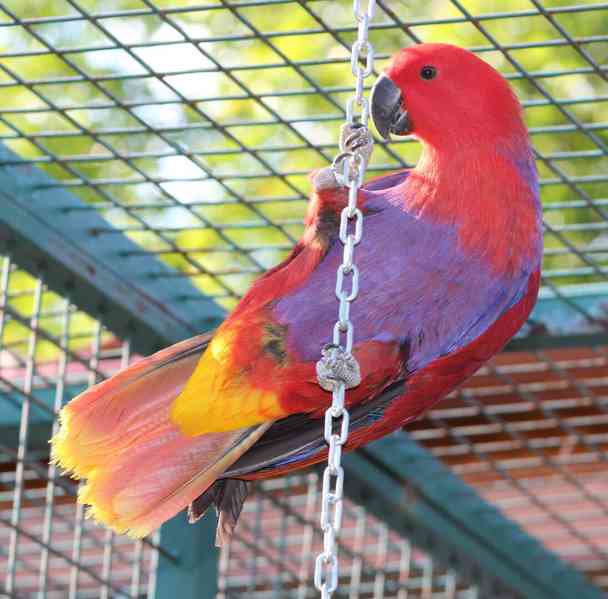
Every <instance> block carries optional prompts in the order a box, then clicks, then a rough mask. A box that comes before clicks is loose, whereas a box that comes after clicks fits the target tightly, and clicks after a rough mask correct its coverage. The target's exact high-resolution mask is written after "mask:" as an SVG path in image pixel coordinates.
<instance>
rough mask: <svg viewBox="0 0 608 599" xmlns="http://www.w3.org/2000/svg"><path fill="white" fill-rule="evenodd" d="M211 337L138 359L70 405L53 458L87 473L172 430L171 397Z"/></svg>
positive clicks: (62, 418) (75, 471)
mask: <svg viewBox="0 0 608 599" xmlns="http://www.w3.org/2000/svg"><path fill="white" fill-rule="evenodd" d="M208 342H209V336H208V335H200V336H198V337H194V338H193V339H189V340H187V341H184V342H182V343H178V344H176V345H173V346H171V347H169V348H168V349H165V350H163V351H160V352H158V353H156V354H154V355H152V356H149V357H148V358H144V359H143V360H141V361H139V362H137V363H135V364H133V365H132V366H130V367H129V368H126V369H125V370H123V371H122V372H120V373H118V374H116V375H115V376H113V377H112V378H110V379H108V380H106V381H103V382H102V383H99V384H98V385H95V386H94V387H91V388H90V389H88V390H87V391H85V392H84V393H81V394H80V395H79V396H78V397H76V398H74V399H73V400H72V401H71V402H70V403H69V404H68V405H66V406H65V407H64V408H63V409H62V410H61V413H60V415H59V421H60V424H61V427H60V429H59V432H58V433H57V434H56V435H55V437H54V438H53V439H52V441H51V443H52V447H51V455H52V459H53V460H54V461H55V463H57V464H58V465H59V466H60V467H61V468H62V469H64V470H65V471H67V472H71V473H73V474H75V475H76V476H77V477H88V476H89V475H90V473H91V471H92V470H94V469H95V468H97V466H98V465H99V464H100V463H103V462H104V461H105V460H107V459H108V455H109V454H112V455H113V456H115V455H120V454H122V453H124V452H126V451H129V452H130V451H132V450H133V448H134V447H135V446H142V445H146V444H147V443H154V439H156V438H158V436H159V435H161V434H169V430H170V429H171V427H170V426H169V422H168V413H169V406H170V403H171V401H173V399H175V397H176V396H177V395H178V394H179V392H180V391H181V390H182V388H183V387H184V385H185V384H186V381H187V380H188V379H189V378H190V376H191V374H192V372H193V371H194V369H195V368H196V365H197V363H198V360H199V359H200V356H201V354H202V352H203V351H204V349H205V348H206V346H207V344H208Z"/></svg>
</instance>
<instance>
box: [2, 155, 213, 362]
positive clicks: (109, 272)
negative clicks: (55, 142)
mask: <svg viewBox="0 0 608 599" xmlns="http://www.w3.org/2000/svg"><path fill="white" fill-rule="evenodd" d="M6 162H10V165H6V164H5V163H6ZM51 186H53V187H51ZM0 198H1V199H0V203H1V205H2V210H0V248H2V249H4V250H5V251H9V252H10V253H11V254H12V256H13V257H14V259H15V261H16V262H18V263H19V264H20V265H21V266H22V267H23V268H25V269H27V270H29V271H31V272H34V273H36V272H44V273H45V279H46V280H48V285H49V287H50V288H52V289H53V290H55V291H57V292H59V293H62V294H64V295H65V294H67V295H69V296H70V297H71V298H72V301H73V302H74V303H76V304H78V305H79V306H80V307H81V308H82V309H84V310H86V311H87V312H89V313H91V314H93V315H97V316H99V317H100V318H102V320H103V321H104V323H106V325H107V326H108V327H109V328H110V329H111V330H112V331H113V332H115V333H116V334H117V335H120V336H124V337H129V338H131V339H133V347H134V350H135V351H136V352H140V353H150V352H152V351H155V350H157V349H159V348H160V347H164V346H166V345H168V344H170V343H175V342H177V341H179V340H181V339H184V338H186V337H189V336H192V335H194V334H196V333H199V332H201V331H205V330H208V329H210V328H213V327H214V326H216V325H217V324H218V323H219V322H220V321H221V318H222V314H223V311H222V310H221V309H220V308H219V307H218V306H217V305H216V304H215V303H214V302H213V301H212V300H208V301H204V300H203V302H202V303H200V302H196V304H193V303H191V302H181V303H180V306H179V310H178V309H176V305H177V302H176V301H175V299H176V298H178V297H189V296H193V295H196V296H199V297H202V296H201V293H200V292H199V291H198V290H197V289H196V287H194V285H192V283H190V281H187V280H185V279H183V278H179V279H171V280H168V279H165V278H155V279H147V278H146V277H145V274H144V273H146V272H150V271H151V270H153V271H158V272H164V273H167V274H169V273H171V272H172V269H171V268H169V267H168V266H166V265H165V264H164V263H163V262H161V261H160V260H157V259H155V258H151V257H149V256H142V255H139V256H137V255H135V254H132V255H131V254H129V252H134V251H137V250H139V249H140V246H138V245H137V244H135V243H133V242H132V241H130V240H129V239H128V238H127V237H125V236H124V235H123V234H122V233H120V234H117V235H114V236H113V238H112V243H111V244H108V243H106V242H105V241H101V240H100V239H99V236H98V234H97V231H99V230H100V229H111V226H110V225H109V223H108V222H107V221H105V220H104V219H103V218H101V217H100V216H99V215H97V214H95V213H93V212H90V211H87V210H79V208H81V207H82V205H83V202H82V201H81V200H79V199H78V198H76V197H75V196H73V195H71V194H70V193H69V192H67V191H66V190H65V189H63V188H61V187H54V182H53V180H52V179H50V178H49V177H48V176H46V175H45V174H43V173H42V172H41V171H39V170H37V169H35V168H32V167H31V166H27V165H25V164H22V165H19V158H18V156H17V155H16V154H14V153H12V152H10V151H9V150H7V149H6V148H5V147H4V146H2V145H0Z"/></svg>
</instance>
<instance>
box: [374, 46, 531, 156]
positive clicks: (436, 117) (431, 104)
mask: <svg viewBox="0 0 608 599" xmlns="http://www.w3.org/2000/svg"><path fill="white" fill-rule="evenodd" d="M371 113H372V118H373V120H374V124H375V125H376V128H377V129H378V132H379V133H380V135H382V136H383V137H384V138H385V139H388V138H389V136H390V134H391V133H393V134H394V135H408V134H412V135H415V136H416V137H418V138H420V139H421V140H423V141H426V142H428V143H430V144H432V145H439V146H443V147H445V146H446V145H451V144H450V143H449V142H450V141H452V142H455V143H458V144H462V143H463V142H464V141H475V142H476V141H478V140H479V139H485V140H491V142H494V143H495V142H496V141H497V138H500V137H503V136H504V137H512V136H513V135H521V134H523V135H524V137H525V136H526V129H525V126H524V124H523V121H522V118H521V107H520V105H519V102H518V100H517V98H516V97H515V95H514V94H513V92H512V90H511V88H510V87H509V85H508V83H507V82H506V81H505V79H504V78H503V77H502V76H501V75H500V74H499V73H498V72H497V71H496V70H495V69H494V68H492V67H491V66H490V65H489V64H487V63H486V62H484V61H483V60H481V59H480V58H478V57H477V56H475V55H474V54H473V53H471V52H469V51H468V50H464V49H463V48H458V47H457V46H452V45H449V44H420V45H417V46H412V47H410V48H406V49H404V50H401V51H400V52H399V53H398V54H396V55H395V56H394V57H393V59H392V60H391V62H390V64H389V65H388V67H387V69H386V70H385V72H384V74H383V75H381V77H380V78H379V79H378V81H377V82H376V84H375V85H374V88H373V91H372V98H371Z"/></svg>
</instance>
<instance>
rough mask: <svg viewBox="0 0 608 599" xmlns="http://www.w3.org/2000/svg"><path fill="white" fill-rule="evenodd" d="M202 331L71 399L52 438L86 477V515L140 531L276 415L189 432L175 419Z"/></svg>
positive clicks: (194, 493)
mask: <svg viewBox="0 0 608 599" xmlns="http://www.w3.org/2000/svg"><path fill="white" fill-rule="evenodd" d="M208 339H209V338H208V337H207V336H200V337H196V338H194V339H190V340H188V341H185V342H183V343H180V344H177V345H174V346H173V347H170V348H168V349H166V350H164V351H162V352H159V353H157V354H154V355H153V356H150V357H148V358H145V359H144V360H141V361H140V362H138V363H136V364H134V365H132V366H130V367H129V368H127V369H126V370H124V371H123V372H121V373H119V374H117V375H116V376H114V377H112V378H111V379H108V380H107V381H104V382H103V383H100V384H99V385H96V386H94V387H92V388H91V389H89V390H88V391H86V392H84V393H83V394H81V395H79V396H78V397H76V398H75V399H73V400H72V401H71V402H70V403H69V404H68V405H67V406H66V407H65V408H63V410H62V412H61V414H60V423H61V427H60V430H59V432H58V433H57V435H56V436H55V437H54V438H53V440H52V458H53V460H54V461H55V462H56V463H57V464H58V466H59V467H60V468H62V469H64V470H66V471H69V472H71V473H73V474H74V475H75V477H76V478H84V479H86V484H85V485H83V486H82V487H81V490H80V493H79V500H80V501H81V502H82V503H87V504H89V505H90V508H89V511H88V515H89V516H92V517H93V518H95V519H97V520H99V521H101V522H103V523H104V524H106V525H107V526H109V527H110V528H112V529H114V530H115V531H117V532H120V533H124V532H127V533H129V534H131V535H132V536H135V537H141V536H144V535H146V534H148V533H149V532H151V531H152V530H154V529H155V528H157V527H158V526H160V525H161V524H162V523H163V522H164V521H165V520H167V519H169V518H171V517H172V516H174V515H175V514H176V513H177V512H179V511H180V510H182V509H184V508H185V507H186V506H188V505H189V504H190V503H192V502H193V501H194V500H195V499H196V498H197V497H198V496H199V495H201V494H202V493H204V492H205V491H206V490H207V489H208V488H209V487H210V486H211V485H212V484H213V483H214V482H215V480H216V479H217V478H218V477H219V476H221V475H222V473H223V472H224V470H226V468H228V467H229V466H230V465H231V464H232V463H233V462H234V461H235V460H237V459H238V458H239V457H240V456H241V455H242V454H243V453H244V452H245V451H247V450H248V449H249V448H250V447H251V446H252V445H253V444H254V443H255V442H256V441H257V440H258V439H259V438H260V437H261V436H262V434H263V433H264V432H265V431H266V429H267V428H268V427H269V426H270V423H267V424H263V425H259V426H256V427H252V428H243V429H240V430H232V431H226V432H218V433H210V434H206V435H198V436H186V435H184V434H182V433H181V432H180V430H179V429H178V428H177V427H176V426H175V425H174V424H173V423H172V422H171V421H170V418H169V409H170V406H171V403H172V401H173V400H174V399H175V397H176V396H177V395H178V394H179V393H180V392H181V390H182V389H183V387H184V385H185V383H186V381H187V380H188V379H189V378H190V376H191V374H192V372H193V371H194V369H195V367H196V365H197V363H198V361H199V359H200V356H201V354H202V352H203V351H204V350H205V348H206V346H207V343H208Z"/></svg>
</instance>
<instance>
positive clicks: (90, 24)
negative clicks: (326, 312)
mask: <svg viewBox="0 0 608 599" xmlns="http://www.w3.org/2000/svg"><path fill="white" fill-rule="evenodd" d="M385 4H386V5H388V6H389V7H390V9H391V10H392V11H393V12H394V14H395V15H396V16H398V17H399V18H400V19H401V20H403V21H404V22H406V23H408V24H411V25H412V27H411V28H409V29H408V30H405V29H404V28H403V27H402V26H400V25H399V24H396V23H395V20H394V18H393V17H392V16H391V15H390V14H387V13H385V12H383V11H382V10H379V11H378V13H379V14H378V15H377V17H376V21H375V23H376V24H381V27H378V28H377V29H375V30H373V31H372V32H371V35H370V37H371V40H372V42H373V44H374V47H375V49H376V52H377V54H378V55H379V56H381V57H382V58H381V60H379V61H377V69H378V70H381V68H382V66H383V64H384V62H385V60H386V57H387V56H388V55H390V54H391V53H393V52H394V51H395V50H396V49H397V48H399V47H402V46H404V45H408V44H411V43H413V42H412V37H411V36H410V33H411V34H413V35H414V36H415V37H417V38H419V39H420V40H422V41H444V42H451V43H456V44H459V45H463V46H466V47H469V48H472V49H474V50H476V51H479V52H480V53H481V56H482V57H483V58H484V59H485V60H487V61H489V62H490V63H491V64H493V65H494V66H495V67H497V68H498V69H499V70H501V71H502V72H503V73H504V74H506V75H507V76H508V77H509V78H510V79H511V81H512V84H513V85H514V87H515V88H516V91H517V93H518V95H519V97H520V99H521V100H522V101H523V102H524V103H525V105H526V110H525V114H526V120H527V123H528V125H529V127H530V128H531V132H532V135H533V141H534V145H535V147H536V148H537V149H538V151H539V153H540V154H541V155H542V156H544V157H545V158H547V159H549V161H548V162H546V161H543V160H540V161H539V170H540V173H541V176H542V178H543V186H542V198H543V203H544V205H545V207H546V209H547V211H546V215H545V216H546V221H547V223H548V224H549V225H550V226H551V227H553V228H555V227H557V228H560V227H561V228H563V230H562V231H560V232H558V233H559V236H556V235H553V234H549V235H547V243H546V245H547V249H548V254H547V258H546V262H545V269H546V270H547V272H550V273H553V275H552V278H551V280H552V281H554V282H556V283H559V284H566V283H571V282H585V281H599V280H602V277H601V276H600V275H599V271H597V270H593V268H591V266H590V265H589V261H588V260H585V259H584V258H581V257H580V256H579V255H577V253H575V252H573V251H572V247H576V248H580V249H581V251H583V252H585V251H587V252H588V255H587V256H588V258H589V260H591V261H592V262H593V263H595V264H597V265H598V266H599V267H606V266H608V259H607V254H606V251H604V250H605V249H606V250H608V235H607V234H606V227H607V218H606V214H607V213H608V184H607V182H606V181H607V177H606V173H608V168H607V167H608V158H607V156H606V154H605V153H604V152H603V151H602V150H601V149H600V148H599V147H598V145H597V143H594V141H593V140H592V139H590V137H589V136H588V135H587V134H586V133H585V131H583V130H582V129H585V130H592V131H593V135H596V136H597V138H598V139H599V140H601V143H603V144H608V85H607V83H606V73H607V71H606V61H607V57H608V36H606V32H607V31H608V11H607V10H605V9H604V10H595V11H591V12H575V11H573V12H566V13H558V14H557V15H556V16H555V19H556V21H557V22H558V23H559V25H561V26H562V27H563V28H564V29H565V30H566V31H567V32H568V34H569V35H570V36H572V37H573V38H576V39H581V40H582V41H583V42H584V43H582V44H581V45H580V48H581V49H582V51H583V52H585V53H588V55H589V56H591V57H592V58H593V60H595V61H596V62H597V64H599V65H602V68H603V76H600V74H599V73H598V72H596V71H594V69H593V68H592V67H591V66H590V62H589V61H588V60H587V59H586V58H585V57H584V56H582V55H581V53H580V52H579V51H578V50H577V49H576V48H575V47H573V46H572V45H571V44H570V43H568V42H567V41H566V40H564V37H563V36H562V34H561V33H560V32H559V31H558V30H557V29H556V27H555V26H554V25H553V24H552V23H551V22H550V21H549V20H548V19H547V18H546V17H545V16H543V15H534V12H535V8H534V6H533V5H532V3H531V2H529V1H527V0H500V1H499V0H494V1H487V0H485V1H482V0H463V2H462V6H464V7H465V9H466V10H467V11H469V12H470V13H471V14H472V15H476V16H477V15H485V14H488V13H501V14H502V15H503V16H502V18H492V19H482V20H481V21H479V22H480V24H481V25H482V26H483V28H485V29H486V31H487V32H489V34H491V35H492V36H494V37H495V39H496V40H497V41H498V42H499V43H500V44H503V45H505V46H506V47H507V48H508V50H509V53H510V55H511V56H512V57H513V59H514V60H516V61H517V62H518V63H519V65H521V67H523V69H525V70H526V71H527V72H528V73H530V74H532V75H533V77H534V81H535V82H537V84H538V85H540V86H542V88H543V90H545V91H546V93H547V94H548V95H549V96H550V97H551V98H553V99H554V100H555V101H557V102H558V103H559V106H561V107H563V109H565V110H567V111H568V112H569V113H570V114H571V115H572V116H573V117H574V124H573V122H572V121H571V120H569V118H568V117H567V116H565V115H564V114H563V113H562V112H561V111H560V110H559V109H558V108H557V107H556V106H555V105H554V104H553V103H552V102H549V101H547V100H546V98H545V96H544V95H543V93H542V92H541V91H539V90H538V89H537V88H536V87H535V85H534V84H533V83H532V82H531V81H530V80H528V79H527V78H526V77H524V76H522V75H521V73H519V72H518V70H517V69H516V68H515V67H514V66H513V65H512V64H511V63H510V62H509V61H508V60H507V59H506V58H505V56H504V54H503V53H501V52H500V51H497V50H496V49H495V48H494V47H493V44H492V42H491V41H490V40H489V39H488V37H487V36H486V35H485V34H484V33H483V32H482V31H480V30H479V29H478V28H477V27H476V26H475V24H474V23H471V22H464V23H463V22H455V20H460V19H462V16H463V13H462V12H461V10H460V9H459V8H458V7H457V6H456V5H454V4H453V3H452V2H450V1H448V0H442V1H439V0H435V1H432V2H429V1H422V0H414V1H407V2H406V1H405V0H396V1H392V2H387V3H386V2H385ZM544 4H545V6H547V7H550V8H558V7H562V6H570V5H573V4H575V3H574V2H572V0H550V1H546V2H545V3H544ZM578 5H589V6H592V5H593V3H591V2H579V3H578ZM3 6H4V8H3V9H2V10H0V22H4V23H10V22H11V21H12V20H13V19H14V18H15V17H17V18H18V19H21V20H23V19H38V21H36V22H34V23H32V24H23V23H17V24H15V25H14V26H10V27H8V26H6V27H3V28H2V29H1V31H2V35H1V36H0V52H1V53H2V57H1V58H0V65H1V68H0V85H2V86H3V87H2V105H1V106H0V136H2V142H3V143H5V144H7V145H8V146H9V147H10V148H11V149H13V150H14V151H16V152H18V153H19V154H20V155H22V156H24V157H27V158H31V159H34V160H36V161H38V164H39V166H40V167H41V168H44V169H45V170H46V171H47V172H48V173H50V174H51V175H52V176H54V177H56V178H57V179H61V180H64V181H66V183H67V184H69V185H71V186H72V187H71V188H72V190H73V192H74V193H75V194H77V195H79V196H80V197H81V198H82V199H83V200H85V201H86V202H88V203H90V204H91V205H92V206H93V207H95V208H96V209H99V210H100V211H101V212H102V213H103V214H104V216H105V217H106V218H107V219H108V220H109V221H110V222H111V223H112V224H113V225H114V226H115V227H118V228H121V229H125V230H126V231H127V233H128V234H129V235H130V236H131V237H132V238H134V239H135V240H136V241H138V242H139V243H141V244H142V245H143V246H144V247H145V248H147V249H149V250H150V251H155V252H158V253H159V255H160V256H161V257H162V259H164V260H166V261H167V262H169V263H170V264H172V265H173V266H175V267H176V268H178V269H180V270H181V271H184V272H186V273H188V274H189V275H190V276H191V277H192V280H193V282H194V283H195V284H197V285H198V286H200V288H201V289H202V290H203V291H205V292H206V293H208V294H211V295H215V296H217V297H218V298H219V301H221V302H222V303H223V304H224V305H226V306H227V307H231V306H232V305H234V303H235V301H236V299H237V297H238V296H239V295H240V294H242V293H243V292H244V291H245V290H246V288H247V287H248V286H249V284H250V283H251V281H252V280H253V278H254V277H255V276H257V274H258V273H259V272H260V271H261V269H263V268H267V267H269V266H271V265H273V264H275V263H276V262H277V261H278V260H280V259H281V258H282V257H283V256H284V255H285V253H286V252H287V251H288V248H289V247H290V246H291V245H292V243H293V240H294V239H296V238H297V237H298V235H299V233H300V230H301V224H300V223H301V219H302V216H303V214H304V210H305V205H306V201H305V197H306V195H307V193H308V182H307V178H306V173H307V172H308V171H310V170H311V169H313V168H316V167H319V166H324V165H325V164H327V161H328V160H329V159H331V157H332V156H333V155H334V154H335V153H336V150H337V148H336V145H335V144H336V139H337V131H338V127H339V125H340V123H341V121H342V118H343V117H342V114H341V109H342V106H343V105H344V102H345V100H346V98H347V97H348V96H349V94H350V89H351V88H352V84H353V78H352V74H351V72H350V67H349V51H348V49H347V48H348V46H349V44H350V43H352V40H353V39H354V37H355V33H356V32H355V31H353V16H352V12H351V2H350V1H349V0H339V1H336V0H333V1H313V2H308V3H295V2H290V3H273V4H270V5H268V6H259V5H258V6H245V7H240V8H236V7H238V3H236V2H232V3H225V2H211V1H209V2H200V0H198V1H197V0H154V2H153V3H152V0H150V1H148V0H146V1H144V0H107V1H105V2H103V3H101V2H98V1H96V0H78V2H77V3H76V2H72V1H68V0H61V1H59V0H8V1H6V0H5V1H4V2H3ZM150 6H155V7H157V9H158V12H155V13H151V11H150ZM193 7H197V8H198V9H197V10H187V9H188V8H193ZM180 9H183V10H180ZM163 10H164V11H166V12H163ZM510 12H513V13H515V14H514V15H511V16H509V15H507V14H506V13H510ZM114 13H120V14H119V15H118V16H114ZM90 14H95V15H96V16H97V18H96V19H90V18H87V16H86V15H90ZM522 14H524V15H527V16H521V15H522ZM100 15H101V17H100ZM518 15H519V16H518ZM64 16H71V17H73V18H72V19H59V20H54V19H53V17H64ZM41 18H45V19H43V20H39V19H41ZM420 21H425V22H426V24H420ZM324 24H326V25H327V26H329V27H330V28H332V29H333V32H332V31H327V30H325V29H324ZM259 32H263V34H264V36H263V37H261V36H260V35H259ZM332 59H334V60H335V62H333V63H332V64H327V61H331V60H332ZM218 67H220V69H221V70H218ZM251 67H253V68H251ZM564 72H565V73H564ZM25 82H27V85H26V84H25ZM580 124H582V125H580ZM391 147H392V150H393V151H394V152H397V153H399V154H401V155H402V156H403V157H404V158H405V159H406V160H407V161H408V162H409V163H413V162H414V161H415V159H416V156H417V151H418V149H417V145H416V144H415V143H410V142H407V143H403V142H401V143H394V144H392V146H391ZM319 149H320V151H319ZM395 167H396V162H395V160H394V159H393V158H392V157H391V156H390V154H389V153H387V151H386V150H385V149H383V148H382V147H381V146H378V147H377V149H376V151H375V153H374V157H373V162H372V168H374V169H375V170H376V171H377V172H381V171H384V170H391V169H394V168H395ZM560 236H561V237H560ZM564 240H566V241H564ZM108 243H111V237H109V238H108ZM568 244H569V245H568ZM236 250H238V251H236ZM580 268H588V269H591V272H589V273H587V271H576V270H575V271H571V270H568V269H580ZM560 272H561V274H560ZM152 274H153V273H152ZM24 276H25V275H24ZM24 281H25V279H24ZM23 284H24V286H26V283H25V282H24V283H23ZM23 301H28V300H26V299H24V300H23ZM8 326H9V328H8V329H7V332H6V333H5V334H8V335H10V334H11V333H10V331H11V329H10V327H11V326H14V327H17V325H16V324H15V323H12V324H11V323H9V325H8ZM53 326H54V325H53Z"/></svg>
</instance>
